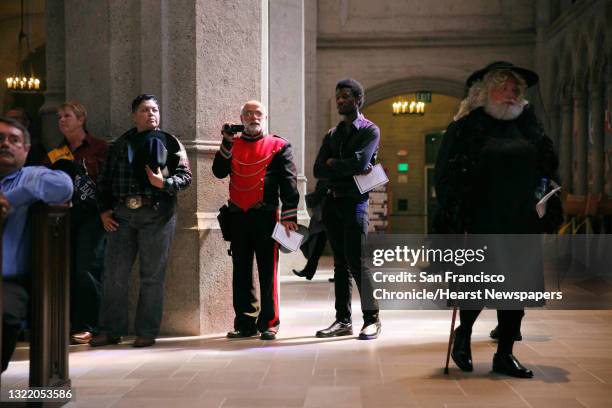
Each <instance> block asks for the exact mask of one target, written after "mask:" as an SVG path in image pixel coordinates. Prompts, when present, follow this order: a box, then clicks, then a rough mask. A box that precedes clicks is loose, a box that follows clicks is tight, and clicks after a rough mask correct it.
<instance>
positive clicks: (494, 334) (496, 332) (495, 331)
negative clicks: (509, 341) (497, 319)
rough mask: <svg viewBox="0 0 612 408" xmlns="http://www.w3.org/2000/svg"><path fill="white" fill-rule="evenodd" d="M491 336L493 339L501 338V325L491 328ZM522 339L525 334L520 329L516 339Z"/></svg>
mask: <svg viewBox="0 0 612 408" xmlns="http://www.w3.org/2000/svg"><path fill="white" fill-rule="evenodd" d="M489 337H491V338H492V339H493V340H499V326H495V328H494V329H493V330H491V333H489ZM521 340H523V335H522V334H521V331H520V330H519V332H518V334H517V335H516V337H515V338H514V341H521Z"/></svg>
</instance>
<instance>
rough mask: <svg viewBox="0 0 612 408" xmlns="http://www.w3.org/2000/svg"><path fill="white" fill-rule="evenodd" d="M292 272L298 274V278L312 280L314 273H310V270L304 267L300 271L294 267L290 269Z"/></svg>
mask: <svg viewBox="0 0 612 408" xmlns="http://www.w3.org/2000/svg"><path fill="white" fill-rule="evenodd" d="M292 271H293V274H294V275H295V276H299V277H300V278H306V279H307V280H312V278H313V276H314V273H311V272H310V271H307V270H306V269H303V270H301V271H296V270H295V269H292Z"/></svg>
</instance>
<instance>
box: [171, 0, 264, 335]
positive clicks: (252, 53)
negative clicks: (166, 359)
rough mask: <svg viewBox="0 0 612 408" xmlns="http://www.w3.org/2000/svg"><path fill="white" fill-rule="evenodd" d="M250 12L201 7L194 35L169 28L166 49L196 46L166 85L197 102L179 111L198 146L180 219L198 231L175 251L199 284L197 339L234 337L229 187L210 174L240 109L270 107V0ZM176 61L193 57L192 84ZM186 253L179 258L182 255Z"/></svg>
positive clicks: (239, 5) (220, 2)
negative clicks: (229, 333)
mask: <svg viewBox="0 0 612 408" xmlns="http://www.w3.org/2000/svg"><path fill="white" fill-rule="evenodd" d="M171 4H174V2H171ZM245 4H246V3H245V2H244V1H241V0H197V2H196V8H195V12H194V13H193V15H194V17H195V18H194V19H192V21H193V24H194V26H195V30H194V32H192V33H191V34H189V33H182V32H181V31H183V30H185V28H181V27H179V26H180V25H181V24H183V25H184V23H181V20H180V19H179V18H177V19H176V21H175V22H173V24H169V25H168V27H169V33H168V38H169V41H174V40H175V39H178V38H181V37H184V36H185V35H187V36H193V38H194V39H195V43H194V46H195V48H192V49H187V50H185V51H181V50H180V49H179V50H176V49H175V50H174V51H173V52H174V53H175V54H174V55H169V56H168V61H169V62H171V61H174V62H173V63H172V67H173V74H172V80H171V81H169V82H168V83H169V84H175V83H181V84H184V85H183V86H182V87H181V88H178V89H176V90H175V91H173V92H175V94H174V96H173V98H175V97H178V94H179V93H181V92H183V93H191V94H192V95H193V97H192V99H191V101H187V100H184V99H183V100H179V101H178V102H179V103H180V105H179V104H177V105H175V109H176V110H177V112H180V111H185V114H186V113H187V109H184V108H181V106H183V107H185V106H186V107H189V114H191V115H193V118H190V119H189V123H192V124H193V128H192V132H191V133H190V137H191V138H193V139H192V140H191V141H189V142H187V145H188V146H187V148H188V150H189V152H190V158H191V160H192V163H193V167H194V168H193V170H194V174H195V182H194V186H193V188H192V189H191V190H190V191H189V196H190V202H189V205H190V208H185V209H184V210H183V211H184V212H187V213H191V214H194V211H195V215H196V218H197V223H196V225H193V226H185V229H184V232H183V233H184V235H185V237H184V239H183V240H182V241H181V244H182V245H186V246H187V245H188V246H189V249H186V248H185V249H183V248H181V249H180V250H178V251H177V253H176V254H175V255H174V257H173V262H175V263H176V266H177V268H184V262H185V261H187V262H188V268H189V269H190V270H191V271H193V272H189V274H190V275H193V273H195V274H196V276H198V277H199V285H198V287H199V293H198V298H197V302H196V304H197V307H198V308H199V321H198V331H199V332H200V333H211V332H219V331H226V330H229V329H231V328H232V327H233V318H234V313H233V310H232V305H231V302H232V300H231V299H232V289H231V288H232V285H231V282H232V278H231V269H232V261H231V257H229V256H228V254H227V249H228V248H229V244H228V243H226V242H225V241H223V240H222V238H221V232H220V230H219V224H218V223H217V219H216V216H217V211H218V209H219V207H221V206H222V205H223V204H224V203H225V202H226V201H227V197H228V179H224V180H218V179H216V178H215V177H214V176H213V174H212V161H213V158H214V154H215V153H216V152H217V150H218V149H219V144H220V142H221V135H220V129H221V125H222V124H223V123H224V122H225V121H234V122H235V123H238V121H239V120H240V117H239V115H240V107H241V105H242V103H244V102H245V101H246V100H248V99H259V100H261V101H262V102H263V103H264V104H265V105H268V102H269V101H268V76H269V72H268V65H269V63H268V61H269V60H268V49H269V47H268V38H269V32H268V0H252V1H249V2H248V7H245ZM186 14H188V12H187V13H186ZM187 18H188V17H187V16H185V17H184V19H187ZM170 27H172V29H170ZM169 43H170V42H169ZM174 48H176V47H174ZM169 50H170V48H169ZM179 53H185V54H188V55H193V57H194V58H193V59H192V62H190V66H189V69H194V73H195V75H194V76H193V82H192V78H188V79H185V78H184V76H183V70H184V67H182V63H181V58H180V55H179ZM191 64H193V66H192V67H191ZM183 251H184V252H185V254H184V256H181V255H180V254H179V252H183ZM188 257H192V259H193V260H190V259H188ZM179 295H180V294H177V296H179ZM178 313H180V311H177V314H178Z"/></svg>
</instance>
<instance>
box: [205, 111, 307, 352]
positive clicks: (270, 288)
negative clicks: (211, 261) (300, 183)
mask: <svg viewBox="0 0 612 408" xmlns="http://www.w3.org/2000/svg"><path fill="white" fill-rule="evenodd" d="M240 120H241V121H242V124H243V125H244V130H243V131H242V132H241V134H240V135H237V133H238V132H235V133H234V132H233V131H232V130H231V128H230V124H229V123H226V124H225V125H224V126H223V129H222V130H221V134H222V136H223V139H222V142H221V147H220V149H219V151H218V152H217V153H216V154H215V159H214V161H213V166H212V170H213V173H214V175H215V176H216V177H217V178H220V179H223V178H225V177H227V176H229V177H230V183H229V202H228V206H229V230H230V235H231V247H230V248H231V253H232V263H233V273H232V280H233V281H232V290H233V305H234V312H235V319H234V330H232V331H230V332H229V333H227V337H228V338H244V337H253V336H255V335H257V333H258V332H260V333H261V336H260V337H261V339H262V340H274V339H275V338H276V334H277V332H278V329H279V325H280V318H279V306H278V272H277V267H278V249H279V248H278V243H276V242H275V241H274V240H273V239H272V232H273V230H274V227H275V225H276V223H277V222H280V223H282V225H283V226H284V227H285V230H286V232H287V233H288V232H289V230H292V231H295V230H297V206H298V202H299V198H300V195H299V192H298V190H297V172H296V167H295V164H294V162H293V154H292V151H291V144H290V143H289V142H288V141H287V140H285V139H283V138H282V137H279V136H276V135H272V134H267V133H266V123H267V114H266V109H265V107H264V106H263V105H262V104H261V103H260V102H258V101H248V102H247V103H245V104H244V105H243V106H242V109H241V110H240ZM279 198H280V202H281V205H282V207H281V209H280V216H279ZM253 255H255V258H256V260H257V269H258V272H259V287H260V296H259V302H258V300H257V296H256V293H255V288H254V286H253Z"/></svg>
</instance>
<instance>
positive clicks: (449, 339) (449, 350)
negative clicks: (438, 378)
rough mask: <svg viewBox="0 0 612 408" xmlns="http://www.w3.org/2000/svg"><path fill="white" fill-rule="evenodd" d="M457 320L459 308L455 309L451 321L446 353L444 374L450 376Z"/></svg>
mask: <svg viewBox="0 0 612 408" xmlns="http://www.w3.org/2000/svg"><path fill="white" fill-rule="evenodd" d="M456 318H457V306H454V307H453V318H452V319H451V328H450V334H449V336H448V350H447V351H446V365H445V366H444V374H446V375H448V362H449V360H450V353H451V345H452V344H453V337H455V319H456Z"/></svg>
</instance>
